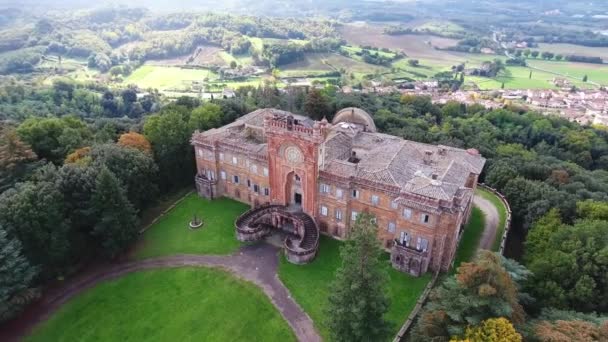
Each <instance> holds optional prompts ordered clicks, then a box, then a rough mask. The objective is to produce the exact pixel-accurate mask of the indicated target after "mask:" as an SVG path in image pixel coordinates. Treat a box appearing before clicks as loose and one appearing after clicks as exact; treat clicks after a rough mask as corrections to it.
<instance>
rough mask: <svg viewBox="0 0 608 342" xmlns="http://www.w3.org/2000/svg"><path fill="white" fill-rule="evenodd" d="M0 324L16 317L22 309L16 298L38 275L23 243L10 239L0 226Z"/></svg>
mask: <svg viewBox="0 0 608 342" xmlns="http://www.w3.org/2000/svg"><path fill="white" fill-rule="evenodd" d="M0 265H2V267H1V268H0V322H2V321H4V320H6V319H8V318H10V317H12V316H14V315H15V314H16V313H17V312H18V311H19V310H20V309H21V308H22V307H23V305H20V304H19V303H18V302H17V301H15V299H16V297H17V296H18V295H19V294H21V293H22V292H23V291H24V290H27V289H29V288H30V286H31V284H32V280H33V279H34V277H35V276H36V275H37V273H38V269H37V268H36V267H33V266H32V265H31V264H30V263H29V262H28V261H27V259H26V258H25V257H24V256H23V251H22V246H21V242H19V240H17V239H15V238H9V236H8V233H7V232H6V230H4V228H3V227H2V226H0Z"/></svg>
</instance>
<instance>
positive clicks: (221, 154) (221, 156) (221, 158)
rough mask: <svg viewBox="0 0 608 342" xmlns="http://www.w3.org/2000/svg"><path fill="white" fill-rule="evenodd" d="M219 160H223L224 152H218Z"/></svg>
mask: <svg viewBox="0 0 608 342" xmlns="http://www.w3.org/2000/svg"><path fill="white" fill-rule="evenodd" d="M220 160H224V154H223V153H222V152H220Z"/></svg>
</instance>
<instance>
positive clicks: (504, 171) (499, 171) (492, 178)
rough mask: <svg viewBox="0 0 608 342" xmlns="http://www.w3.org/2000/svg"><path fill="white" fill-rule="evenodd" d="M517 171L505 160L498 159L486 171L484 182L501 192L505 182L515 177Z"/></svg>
mask: <svg viewBox="0 0 608 342" xmlns="http://www.w3.org/2000/svg"><path fill="white" fill-rule="evenodd" d="M517 175H518V173H517V169H516V168H514V167H513V165H511V163H510V162H508V161H507V160H502V159H499V160H498V161H496V162H494V163H492V165H490V167H489V168H488V170H487V171H486V178H485V182H486V183H487V184H488V185H490V186H492V187H494V188H496V189H498V190H500V191H502V189H503V188H504V187H505V185H506V184H507V182H509V181H510V180H511V179H513V178H515V177H517Z"/></svg>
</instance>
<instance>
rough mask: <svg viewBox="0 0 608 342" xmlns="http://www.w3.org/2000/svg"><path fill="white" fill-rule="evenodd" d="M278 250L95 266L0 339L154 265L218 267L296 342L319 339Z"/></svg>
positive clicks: (256, 248)
mask: <svg viewBox="0 0 608 342" xmlns="http://www.w3.org/2000/svg"><path fill="white" fill-rule="evenodd" d="M278 251H279V249H278V248H276V247H273V246H271V245H269V244H266V243H260V244H256V245H251V246H244V247H242V248H241V249H240V250H239V252H237V253H236V254H233V255H227V256H213V255H175V256H168V257H160V258H154V259H146V260H139V261H127V262H120V263H115V264H111V265H106V266H102V267H98V268H95V270H94V271H92V272H85V273H84V274H82V275H80V276H77V277H76V278H75V279H72V280H70V281H69V283H66V284H65V285H64V286H62V287H60V288H57V289H55V290H52V291H49V292H48V293H45V294H44V297H43V298H42V299H41V300H40V301H38V302H36V303H35V304H34V305H32V306H30V307H29V308H28V309H27V310H26V311H25V312H24V313H23V314H22V315H20V316H19V317H17V318H16V319H14V320H13V321H10V322H8V324H5V325H4V326H2V327H1V328H0V341H6V342H8V341H18V340H20V339H22V338H23V337H25V336H26V335H27V334H28V333H29V332H30V331H31V329H32V328H33V327H35V326H36V324H38V323H40V322H42V321H44V320H46V319H48V318H49V317H50V315H52V314H53V312H55V311H56V310H57V309H58V308H59V307H61V306H62V305H63V304H64V303H66V302H67V301H68V300H70V299H71V298H72V297H74V296H75V295H77V294H79V293H81V292H82V291H84V290H86V289H89V288H92V287H94V286H95V285H97V284H98V283H100V282H102V281H105V280H110V279H116V278H119V277H121V276H123V275H125V274H127V273H131V272H137V271H141V270H148V269H155V268H171V267H193V266H194V267H201V266H207V267H221V268H224V269H226V270H228V271H230V272H231V273H233V274H234V275H236V276H237V277H240V278H243V279H245V280H248V281H251V282H253V283H255V284H256V285H257V286H259V287H260V288H261V289H262V290H263V291H264V293H265V294H266V295H267V296H268V297H269V298H270V300H271V302H272V303H273V304H274V305H275V307H276V308H277V309H278V310H279V312H280V313H281V316H283V318H285V320H286V321H287V323H288V324H289V325H290V326H291V328H292V329H293V331H294V333H295V335H296V337H297V339H298V341H306V342H308V341H311V342H317V341H321V337H320V336H319V334H318V333H317V331H316V330H315V328H314V326H313V322H312V319H310V317H309V316H308V315H307V314H306V313H305V312H304V310H302V308H300V306H299V305H298V304H297V303H296V302H295V301H294V300H293V299H292V298H291V294H290V293H289V290H287V288H286V287H285V286H284V285H283V283H282V282H281V280H280V279H279V278H278V275H277V268H278V257H277V255H278Z"/></svg>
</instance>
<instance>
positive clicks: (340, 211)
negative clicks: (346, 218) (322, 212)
mask: <svg viewBox="0 0 608 342" xmlns="http://www.w3.org/2000/svg"><path fill="white" fill-rule="evenodd" d="M336 220H338V221H342V210H340V209H336Z"/></svg>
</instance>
